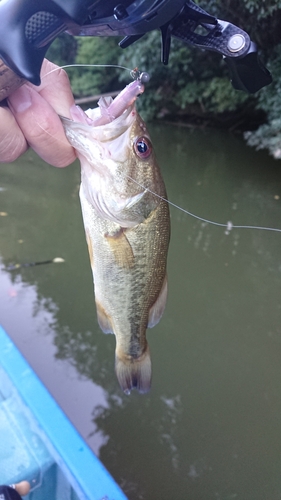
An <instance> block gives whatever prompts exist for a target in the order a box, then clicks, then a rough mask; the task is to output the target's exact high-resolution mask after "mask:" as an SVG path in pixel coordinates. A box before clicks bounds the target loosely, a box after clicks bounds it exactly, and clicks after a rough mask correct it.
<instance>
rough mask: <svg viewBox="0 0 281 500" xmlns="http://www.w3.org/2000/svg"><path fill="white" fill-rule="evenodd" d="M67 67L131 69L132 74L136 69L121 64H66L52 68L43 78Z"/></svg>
mask: <svg viewBox="0 0 281 500" xmlns="http://www.w3.org/2000/svg"><path fill="white" fill-rule="evenodd" d="M67 68H116V69H124V70H126V71H129V73H130V74H131V73H132V72H133V71H134V70H132V68H127V67H126V66H120V64H65V65H64V66H58V67H57V68H54V69H51V70H50V71H48V73H46V74H45V75H44V76H43V77H42V79H43V78H45V77H46V76H48V75H50V74H51V73H54V72H55V71H59V70H60V69H67Z"/></svg>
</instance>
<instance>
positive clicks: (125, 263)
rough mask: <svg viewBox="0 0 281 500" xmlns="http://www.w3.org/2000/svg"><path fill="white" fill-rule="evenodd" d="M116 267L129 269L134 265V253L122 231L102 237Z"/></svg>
mask: <svg viewBox="0 0 281 500" xmlns="http://www.w3.org/2000/svg"><path fill="white" fill-rule="evenodd" d="M104 237H105V239H106V241H107V243H108V244H109V246H110V249H111V251H112V253H113V255H114V259H115V262H116V264H117V265H118V266H120V267H122V268H125V269H130V268H131V267H133V265H134V260H135V259H134V253H133V250H132V247H131V245H130V243H129V241H128V239H127V237H126V234H125V232H124V231H123V229H120V231H118V232H117V233H116V234H114V235H113V236H111V235H105V236H104Z"/></svg>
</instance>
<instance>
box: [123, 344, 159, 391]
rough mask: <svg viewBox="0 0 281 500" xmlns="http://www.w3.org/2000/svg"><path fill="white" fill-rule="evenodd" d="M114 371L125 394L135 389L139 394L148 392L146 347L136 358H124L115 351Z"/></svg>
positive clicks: (124, 356)
mask: <svg viewBox="0 0 281 500" xmlns="http://www.w3.org/2000/svg"><path fill="white" fill-rule="evenodd" d="M115 371H116V375H117V379H118V382H119V384H120V387H121V389H122V390H123V391H124V392H125V394H130V392H131V390H132V389H137V390H138V391H139V392H140V393H141V394H145V393H146V392H148V391H149V390H150V386H151V359H150V352H149V347H148V345H147V347H146V350H145V351H144V352H143V354H142V355H141V356H140V357H138V358H132V357H130V356H126V355H125V354H123V353H122V352H120V350H116V354H115Z"/></svg>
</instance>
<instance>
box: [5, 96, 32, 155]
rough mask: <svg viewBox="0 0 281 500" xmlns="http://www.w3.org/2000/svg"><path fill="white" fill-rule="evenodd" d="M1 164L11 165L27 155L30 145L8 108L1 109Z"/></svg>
mask: <svg viewBox="0 0 281 500" xmlns="http://www.w3.org/2000/svg"><path fill="white" fill-rule="evenodd" d="M0 137H1V141H0V162H1V163H10V162H12V161H14V160H16V159H17V158H18V157H19V156H20V155H21V154H23V153H25V151H26V150H27V148H28V144H27V142H26V140H25V137H24V135H23V133H22V131H21V129H20V128H19V126H18V124H17V122H16V120H15V118H14V116H13V115H12V113H11V111H10V110H9V108H8V107H6V106H3V107H0Z"/></svg>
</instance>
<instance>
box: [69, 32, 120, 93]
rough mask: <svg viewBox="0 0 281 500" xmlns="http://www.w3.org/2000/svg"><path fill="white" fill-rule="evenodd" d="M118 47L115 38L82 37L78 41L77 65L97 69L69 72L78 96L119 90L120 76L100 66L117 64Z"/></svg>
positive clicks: (79, 69)
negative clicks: (118, 80) (118, 81)
mask: <svg viewBox="0 0 281 500" xmlns="http://www.w3.org/2000/svg"><path fill="white" fill-rule="evenodd" d="M118 50H120V49H118V45H117V41H116V39H115V38H107V39H106V40H104V39H102V38H95V37H85V38H83V37H81V38H78V39H77V55H76V58H75V63H76V64H81V65H87V64H88V65H93V66H94V65H97V66H96V67H91V68H87V67H86V66H82V67H80V68H72V69H70V71H69V76H70V78H71V84H72V89H73V92H74V94H75V95H77V96H79V97H80V96H88V95H93V94H98V93H102V92H108V91H110V90H116V89H118V85H117V79H118V74H117V72H116V70H114V69H113V68H104V67H99V66H100V65H104V64H107V65H110V64H116V62H117V52H118Z"/></svg>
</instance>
